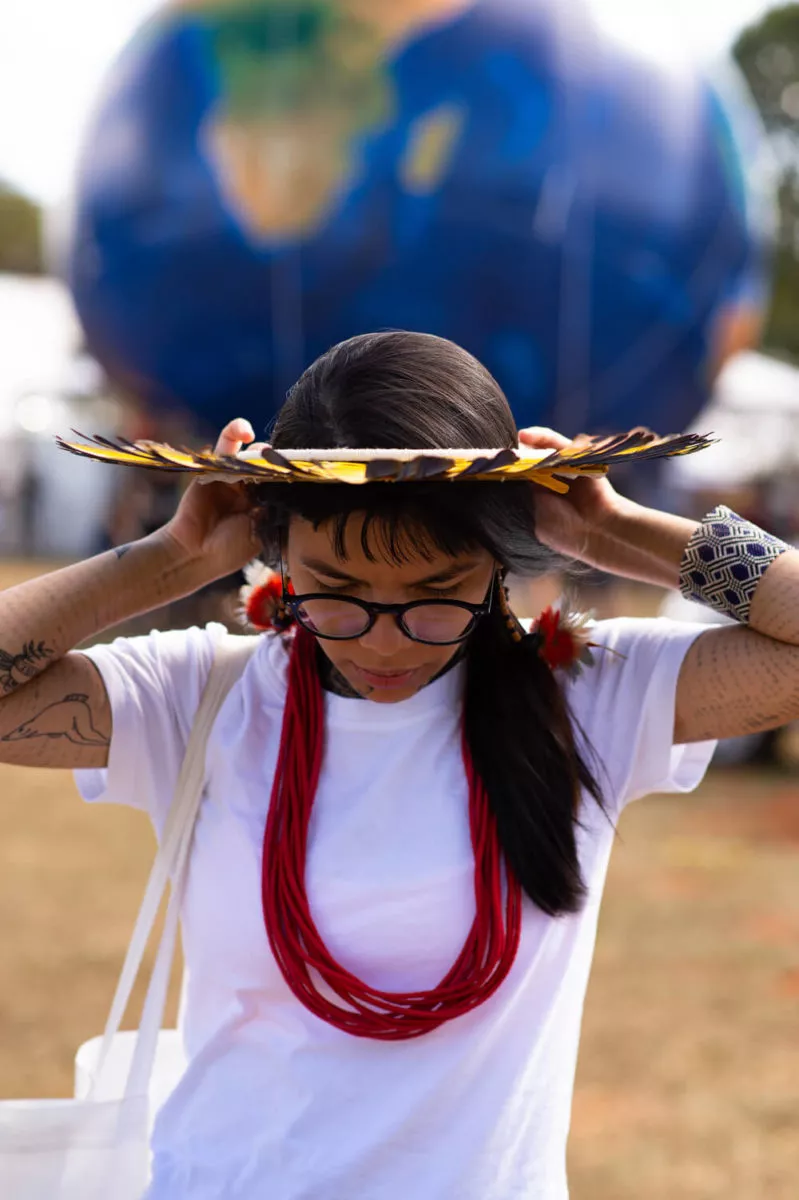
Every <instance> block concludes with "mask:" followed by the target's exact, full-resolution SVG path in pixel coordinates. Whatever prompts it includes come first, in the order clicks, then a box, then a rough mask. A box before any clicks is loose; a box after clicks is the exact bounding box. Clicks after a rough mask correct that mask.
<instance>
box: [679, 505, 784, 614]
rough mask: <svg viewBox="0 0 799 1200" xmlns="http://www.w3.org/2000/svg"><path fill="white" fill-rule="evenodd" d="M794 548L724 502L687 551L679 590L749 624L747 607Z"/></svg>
mask: <svg viewBox="0 0 799 1200" xmlns="http://www.w3.org/2000/svg"><path fill="white" fill-rule="evenodd" d="M788 549H790V547H789V546H787V545H786V544H785V542H781V541H780V540H779V538H775V537H772V535H771V534H770V533H766V532H765V531H764V530H763V529H760V528H758V526H757V525H752V524H751V523H750V522H749V521H745V520H744V518H743V517H739V516H738V515H737V513H734V512H732V510H731V509H729V508H726V507H725V506H724V505H723V504H720V505H719V506H718V507H717V508H714V509H713V511H712V512H711V513H708V515H707V516H706V517H705V518H704V520H703V521H702V524H701V525H700V526H699V528H698V529H697V531H696V533H695V534H694V535H693V537H692V538H691V540H690V542H689V543H688V545H687V546H686V548H685V554H684V555H683V560H682V563H681V564H680V591H681V593H682V594H683V596H685V597H686V599H688V600H696V601H698V602H699V603H700V604H707V605H708V606H709V607H710V608H714V609H715V610H716V612H720V613H724V614H725V615H726V616H729V617H734V618H735V620H736V621H740V622H741V624H742V625H746V624H748V622H749V608H750V606H751V603H752V597H753V596H754V594H755V591H756V590H757V586H758V584H759V583H760V580H761V579H762V578H763V576H764V575H765V573H766V571H767V570H768V569H769V567H770V566H771V564H772V563H773V562H774V560H775V559H776V558H779V557H780V555H781V554H784V553H785V551H786V550H788Z"/></svg>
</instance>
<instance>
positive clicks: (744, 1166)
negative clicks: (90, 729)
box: [0, 570, 799, 1200]
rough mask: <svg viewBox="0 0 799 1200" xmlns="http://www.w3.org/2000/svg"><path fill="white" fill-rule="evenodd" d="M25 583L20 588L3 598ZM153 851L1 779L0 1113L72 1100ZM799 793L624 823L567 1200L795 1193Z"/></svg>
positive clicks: (64, 801)
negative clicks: (85, 1045)
mask: <svg viewBox="0 0 799 1200" xmlns="http://www.w3.org/2000/svg"><path fill="white" fill-rule="evenodd" d="M14 578H15V576H14V575H13V574H12V573H11V572H10V571H8V570H6V573H5V576H2V575H1V574H0V584H3V583H5V585H8V584H9V583H11V582H12V581H13V579H14ZM152 850H153V843H152V838H151V834H150V830H149V826H148V824H147V821H146V820H145V819H144V818H142V817H141V816H139V815H138V814H135V813H131V812H126V811H123V810H115V809H112V808H103V807H96V808H93V809H90V808H89V807H88V806H84V805H82V804H81V802H80V800H79V799H78V798H77V794H76V792H75V789H74V785H73V783H72V780H71V778H70V777H69V776H68V775H66V774H64V773H61V772H45V771H25V770H21V769H18V768H11V767H3V766H0V865H1V866H2V869H1V870H0V929H2V954H0V1046H1V1047H2V1051H1V1052H0V1096H3V1097H20V1096H37V1095H38V1096H43V1095H68V1094H70V1091H71V1087H72V1058H73V1054H74V1051H75V1049H76V1047H77V1046H78V1044H79V1043H80V1042H81V1041H82V1040H84V1039H85V1038H87V1037H90V1036H93V1035H94V1034H96V1033H98V1032H100V1030H101V1028H102V1025H103V1022H104V1020H105V1016H106V1011H107V1006H108V1003H109V1001H110V996H111V992H112V989H113V985H114V981H115V976H116V973H117V971H118V969H119V965H120V962H121V958H122V955H123V953H124V949H125V946H126V943H127V939H128V936H129V934H130V930H131V926H132V921H133V918H134V915H135V912H136V908H137V905H138V902H139V899H140V895H141V891H142V888H143V885H144V880H145V878H146V873H147V868H148V863H149V860H150V857H151V855H152ZM798 1034H799V779H797V778H793V779H792V778H791V777H788V776H779V775H768V774H765V773H755V772H736V773H715V774H713V775H712V776H711V777H710V778H709V779H708V781H707V782H706V783H705V785H703V787H702V789H701V790H700V791H699V792H698V793H697V794H695V795H694V796H691V797H680V798H678V797H652V798H650V799H649V800H646V801H643V802H641V803H639V804H637V805H635V806H633V807H632V808H631V809H630V810H629V811H628V813H627V814H626V815H625V817H624V819H623V822H622V824H621V827H620V837H619V842H618V844H617V847H616V850H615V853H614V858H613V862H612V866H611V872H610V878H609V882H608V889H607V894H606V899H605V905H604V909H603V914H602V920H601V927H600V936H599V942H598V946H597V953H596V960H595V967H594V972H593V977H592V981H591V984H590V988H589V993H588V999H587V1004H586V1014H585V1027H584V1036H583V1042H582V1049H581V1056H580V1064H579V1070H578V1082H577V1091H576V1097H575V1107H574V1121H573V1133H572V1139H571V1145H570V1156H569V1157H570V1175H571V1181H572V1197H573V1200H643V1198H644V1197H645V1198H646V1200H674V1198H675V1197H680V1200H722V1198H723V1200H794V1198H795V1197H796V1196H797V1194H799V1038H798V1037H797V1035H798Z"/></svg>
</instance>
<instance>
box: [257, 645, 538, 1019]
mask: <svg viewBox="0 0 799 1200" xmlns="http://www.w3.org/2000/svg"><path fill="white" fill-rule="evenodd" d="M293 642H294V644H293V648H292V651H291V661H290V665H289V683H288V695H287V698H286V708H285V713H284V716H283V730H282V734H281V739H280V751H279V754H278V761H277V769H276V771H275V782H274V785H273V788H272V798H271V802H270V806H269V816H268V819H267V823H266V833H265V836H264V857H263V879H262V890H263V907H264V921H265V923H266V932H267V936H268V938H269V944H270V946H271V947H272V952H273V954H274V956H275V958H276V960H277V963H278V966H279V967H280V970H281V972H282V974H283V978H284V979H285V981H286V983H287V984H288V986H289V987H290V988H291V990H292V992H293V993H294V995H295V996H296V997H297V999H298V1000H300V1001H301V1002H302V1003H303V1004H304V1005H305V1007H306V1008H308V1009H310V1010H311V1012H313V1013H315V1014H316V1016H318V1017H321V1019H322V1020H323V1021H327V1022H328V1023H329V1024H330V1025H335V1026H336V1028H338V1029H342V1030H344V1031H345V1032H346V1033H350V1034H353V1035H354V1036H355V1037H369V1038H378V1039H382V1040H386V1041H394V1040H403V1039H406V1038H413V1037H421V1036H423V1035H424V1034H426V1033H431V1032H432V1031H433V1030H434V1029H437V1028H438V1027H439V1026H440V1025H443V1024H444V1023H445V1022H446V1021H451V1020H453V1018H455V1017H459V1016H462V1015H463V1014H464V1013H467V1012H469V1011H471V1010H472V1009H474V1008H477V1007H478V1006H479V1005H480V1004H483V1003H484V1002H485V1001H486V1000H487V999H488V997H489V996H491V995H493V994H494V992H495V991H496V990H497V988H498V987H499V986H500V985H501V984H502V982H503V981H504V980H505V979H506V978H507V975H508V972H509V971H510V969H511V967H512V965H513V962H514V959H515V957H516V952H517V950H518V948H519V938H520V934H521V907H522V891H521V886H520V884H519V882H518V880H517V879H516V878H515V876H514V875H513V874H512V873H511V872H510V870H509V869H508V868H507V865H505V868H504V871H503V855H502V850H501V847H500V844H499V839H498V837H497V832H496V825H495V821H494V817H493V814H492V812H491V809H490V806H489V803H488V797H487V795H486V791H485V788H484V786H483V783H482V781H481V780H480V778H479V776H478V774H477V772H476V770H475V768H474V764H473V762H472V758H471V754H470V752H469V747H468V745H467V742H466V738H465V737H464V738H463V761H464V765H465V768H466V775H467V778H468V781H469V823H470V828H471V835H472V846H473V849H474V890H475V901H476V910H477V911H476V915H475V919H474V923H473V925H472V928H471V930H470V932H469V935H468V937H467V939H466V942H465V944H464V947H463V949H462V951H461V953H460V955H459V956H458V958H457V960H456V962H455V964H454V965H453V967H452V969H451V970H450V971H449V973H448V974H447V975H446V976H445V977H444V979H442V980H441V982H440V983H439V984H438V986H437V987H434V988H432V989H431V990H430V991H422V992H409V993H405V992H383V991H380V990H379V989H377V988H372V987H370V986H369V985H368V984H366V983H364V982H363V981H362V980H360V979H358V978H356V977H355V976H354V975H352V974H350V972H349V971H346V970H345V969H344V968H343V967H342V966H341V965H340V964H339V963H337V962H336V960H335V959H334V958H333V957H332V955H331V954H330V952H329V951H328V949H327V947H326V946H325V944H324V942H323V941H322V938H321V936H320V934H319V931H318V929H317V927H316V924H315V922H314V919H313V916H312V915H311V912H310V908H309V905H308V897H307V894H306V890H305V864H306V855H307V849H308V826H309V822H310V818H311V810H312V809H313V803H314V797H315V795H316V787H317V783H318V780H319V772H320V770H321V766H322V757H323V754H324V695H323V692H322V686H321V683H320V680H319V674H318V671H317V666H316V642H315V639H314V638H313V636H312V635H311V634H310V633H308V632H307V631H306V630H304V629H298V630H297V632H296V634H295V635H294V639H293ZM503 875H504V879H505V887H504V889H503ZM503 890H504V893H505V895H504V901H503ZM503 909H504V914H503ZM317 977H318V978H319V979H320V980H321V981H322V982H323V983H324V984H325V985H326V989H329V990H330V991H331V992H332V993H333V994H334V995H335V996H336V997H338V998H339V1000H340V1001H341V1003H340V1004H339V1003H336V1002H334V1001H333V1000H331V999H328V997H327V995H325V994H323V993H322V992H320V991H319V989H318V988H317V986H316V982H315V978H317Z"/></svg>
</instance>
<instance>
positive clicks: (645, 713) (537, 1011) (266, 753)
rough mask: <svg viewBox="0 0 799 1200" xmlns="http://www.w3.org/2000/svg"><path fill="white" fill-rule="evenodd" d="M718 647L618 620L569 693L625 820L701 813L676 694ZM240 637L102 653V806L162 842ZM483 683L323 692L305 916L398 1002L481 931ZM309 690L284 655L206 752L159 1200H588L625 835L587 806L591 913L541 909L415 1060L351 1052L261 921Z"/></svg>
mask: <svg viewBox="0 0 799 1200" xmlns="http://www.w3.org/2000/svg"><path fill="white" fill-rule="evenodd" d="M704 629H705V627H704V626H698V625H697V626H686V625H683V624H676V623H672V622H668V621H663V620H647V621H635V620H618V621H610V622H605V623H602V624H600V625H599V626H598V627H597V632H596V640H598V641H601V642H604V643H606V644H607V645H608V646H609V647H611V648H612V649H613V650H615V651H616V653H608V652H607V651H598V652H597V660H598V662H597V666H596V667H595V668H593V669H591V670H588V671H586V672H585V673H584V674H583V675H582V676H581V677H580V678H579V679H578V680H577V681H575V682H571V681H570V682H569V683H568V690H569V693H570V703H571V705H572V709H573V712H574V714H575V716H576V717H577V719H578V721H579V722H580V724H581V726H582V728H583V730H584V731H585V733H586V735H587V737H588V738H589V740H590V742H591V743H592V745H593V746H594V748H595V750H596V751H597V753H598V754H599V755H600V757H601V759H602V761H603V763H604V767H605V771H606V775H605V776H604V777H603V784H604V787H605V792H606V798H607V801H608V805H609V811H610V813H611V815H612V816H613V817H614V818H615V816H617V815H618V814H619V812H620V811H621V809H622V808H623V807H624V805H625V804H627V803H628V802H629V801H631V800H634V799H636V798H637V797H640V796H643V795H645V794H647V793H649V792H652V791H688V790H690V789H692V788H694V787H695V786H696V785H697V784H698V783H699V781H700V779H701V778H702V775H703V774H704V771H705V769H706V767H707V765H708V762H709V760H710V757H711V754H712V750H713V744H712V743H705V744H702V745H693V746H688V747H674V746H672V731H673V723H674V701H675V689H676V682H677V676H678V673H679V669H680V665H681V662H682V660H683V657H684V655H685V652H686V650H687V649H688V646H689V645H690V643H691V642H692V641H693V640H694V638H695V637H696V636H697V635H698V634H699V633H701V632H703V631H704ZM223 634H224V630H223V629H222V628H221V626H209V627H208V629H205V630H202V629H191V630H188V631H180V632H169V633H154V634H152V635H151V636H149V637H144V638H135V639H132V640H118V641H116V642H114V643H113V644H112V645H111V646H98V647H96V648H94V649H92V650H91V652H90V656H91V658H92V659H93V660H94V662H95V663H96V664H97V666H98V668H99V670H100V672H101V674H102V676H103V679H104V680H105V684H106V687H107V689H108V694H109V697H110V701H111V707H112V711H113V737H112V741H111V750H110V759H109V766H108V769H107V771H82V772H78V773H77V778H78V785H79V787H80V789H81V792H82V794H83V796H84V797H85V798H86V799H87V800H90V801H95V800H108V801H112V802H114V803H118V804H128V805H132V806H134V807H138V808H143V809H146V810H147V811H148V812H149V813H150V815H151V817H152V819H153V822H154V824H155V827H156V830H159V829H160V828H162V827H163V823H164V818H165V815H166V813H167V810H168V807H169V804H170V800H171V796H172V792H173V788H174V785H175V781H176V778H177V774H178V769H179V766H180V762H181V757H182V754H183V751H184V748H185V745H186V740H187V736H188V733H189V729H190V726H191V722H192V717H193V715H194V713H195V710H196V708H197V705H198V701H199V697H200V694H201V691H202V688H203V684H204V682H205V679H206V677H207V674H208V671H209V669H210V666H211V662H212V658H213V651H214V644H215V641H216V639H217V638H219V637H220V636H223ZM463 682H464V668H463V665H462V664H461V665H460V666H458V667H456V668H454V669H453V670H451V671H450V672H449V673H448V674H446V675H444V676H443V677H442V678H441V679H439V680H437V681H435V682H434V683H433V684H431V685H430V686H428V687H427V688H426V689H424V690H423V691H421V692H419V693H417V694H416V695H415V696H413V697H411V698H410V699H409V700H405V701H401V702H399V703H395V704H375V703H370V702H369V701H364V700H358V699H346V698H344V697H340V696H334V695H326V700H325V712H326V723H327V724H326V728H327V736H328V741H327V750H326V755H325V760H324V766H323V770H322V775H321V778H320V782H319V787H318V792H317V797H316V802H315V807H314V813H313V818H312V825H311V837H310V846H309V854H308V873H307V884H308V895H309V901H310V905H311V909H312V912H313V914H314V916H315V919H316V922H317V925H318V927H319V930H320V932H321V934H322V936H323V938H324V940H325V942H326V943H327V946H328V947H329V949H330V950H331V951H332V953H333V954H334V956H335V957H336V958H337V959H338V960H339V961H340V962H341V963H342V964H343V965H344V967H345V968H347V969H348V970H349V971H352V972H354V974H355V975H357V976H359V977H360V978H362V979H365V980H366V981H368V982H369V983H370V984H372V985H373V986H375V987H378V988H382V989H387V990H392V991H411V990H415V989H426V988H430V987H433V986H435V985H436V984H437V983H438V982H439V981H440V980H441V978H442V977H443V976H444V975H445V974H446V972H447V971H448V970H449V968H450V967H451V965H452V963H453V961H454V960H455V958H456V957H457V955H458V953H459V952H460V949H461V947H462V945H463V942H464V940H465V938H466V935H467V933H468V930H469V928H470V926H471V923H472V920H473V916H474V893H473V856H472V849H471V844H470V839H469V828H468V820H467V784H466V779H465V774H464V769H463V763H462V759H461V748H460V707H461V696H462V689H463ZM285 690H286V652H285V649H284V648H283V646H282V645H281V643H280V642H279V641H278V640H277V639H276V638H274V637H264V638H263V640H262V642H261V644H260V645H259V647H258V649H257V651H256V653H255V655H254V656H253V658H252V660H251V661H250V663H249V664H248V666H247V669H246V672H245V674H244V676H243V677H242V679H241V680H240V682H239V683H238V684H237V685H236V687H235V688H234V689H233V691H232V692H231V694H230V695H229V696H228V698H227V700H226V702H225V704H224V706H223V708H222V710H221V713H220V715H219V717H218V718H217V722H216V725H215V728H214V730H213V732H212V735H211V739H210V742H209V750H208V778H209V784H208V787H207V791H206V795H205V797H204V800H203V803H202V807H201V810H200V815H199V820H198V825H197V830H196V838H195V843H194V849H193V853H192V861H191V869H190V878H189V882H188V887H187V893H186V898H185V905H184V912H183V931H184V946H185V952H186V960H187V967H188V982H187V991H186V995H185V1008H184V1036H185V1041H186V1047H187V1052H188V1057H189V1066H188V1068H187V1071H186V1073H185V1075H184V1077H183V1079H182V1081H181V1083H180V1084H179V1085H178V1087H177V1089H176V1091H175V1092H174V1093H173V1095H172V1096H171V1098H170V1099H169V1100H168V1101H167V1103H166V1105H165V1106H164V1108H163V1109H162V1111H161V1112H160V1114H159V1116H158V1119H157V1121H156V1127H155V1132H154V1136H153V1149H154V1180H153V1183H152V1186H151V1188H150V1190H149V1192H148V1194H147V1195H148V1200H264V1198H265V1197H268V1200H409V1197H413V1200H455V1198H456V1197H457V1200H514V1198H517V1197H518V1198H522V1197H524V1200H532V1198H535V1200H565V1198H566V1197H567V1195H568V1189H567V1183H566V1165H565V1163H566V1141H567V1135H568V1129H569V1116H570V1109H571V1101H572V1092H573V1084H574V1072H575V1062H576V1057H577V1047H578V1041H579V1033H580V1022H581V1015H582V1008H583V1000H584V996H585V990H586V984H587V981H588V974H589V969H590V965H591V958H592V954H593V948H594V940H595V935H596V926H597V916H598V912H599V905H600V899H601V895H602V890H603V886H604V882H605V875H606V871H607V865H608V860H609V857H610V851H611V847H612V844H613V838H614V830H613V827H612V823H611V821H609V820H608V818H607V817H606V816H605V815H603V814H602V812H601V811H600V809H599V808H598V806H597V805H596V803H595V802H594V801H593V800H592V799H590V798H588V799H587V800H586V802H585V806H584V810H583V825H584V828H582V829H580V830H579V831H578V842H579V853H580V860H581V864H582V870H583V874H584V879H585V882H586V884H587V886H588V890H589V897H588V902H587V903H586V905H585V907H584V909H583V910H582V911H581V912H580V913H579V914H578V915H575V916H566V917H561V918H558V919H552V918H550V917H547V916H546V915H544V914H543V913H542V912H541V911H540V910H538V909H536V908H535V907H534V906H533V905H532V903H531V902H530V901H529V900H527V899H526V898H525V902H524V912H523V923H522V937H521V945H520V948H519V953H518V957H517V959H516V962H515V964H514V966H513V968H512V970H511V972H510V975H509V976H508V978H507V979H506V980H505V982H504V983H503V985H502V987H501V988H500V989H499V990H498V992H497V993H496V994H495V995H494V996H493V997H492V998H491V999H490V1000H489V1001H488V1002H487V1003H485V1004H484V1005H482V1006H481V1007H480V1008H478V1009H476V1010H475V1011H473V1012H471V1013H469V1014H468V1015H466V1016H463V1017H460V1018H458V1019H456V1020H454V1021H450V1022H449V1023H447V1024H446V1025H444V1026H443V1027H441V1028H440V1029H438V1030H436V1031H435V1032H433V1033H431V1034H429V1035H427V1036H425V1037H422V1038H417V1039H412V1040H410V1041H401V1042H383V1041H374V1040H369V1039H363V1038H356V1037H352V1036H350V1035H348V1034H346V1033H343V1032H340V1031H339V1030H338V1029H335V1028H334V1027H332V1026H330V1025H328V1024H326V1023H325V1022H323V1021H321V1020H319V1019H318V1018H317V1017H315V1016H313V1015H312V1014H311V1013H310V1012H309V1011H308V1010H307V1009H306V1008H304V1007H303V1005H301V1004H300V1002H299V1001H298V1000H296V999H295V997H294V996H293V994H292V993H291V991H290V990H289V988H288V987H287V985H286V983H285V982H284V980H283V977H282V975H281V974H280V971H279V970H278V967H277V965H276V963H275V960H274V958H273V956H272V953H271V951H270V948H269V944H268V941H267V938H266V933H265V929H264V920H263V915H262V907H261V853H262V844H263V834H264V826H265V821H266V814H267V807H268V804H269V797H270V793H271V787H272V778H273V773H274V768H275V762H276V757H277V749H278V743H279V740H280V730H281V721H282V710H283V704H284V697H285Z"/></svg>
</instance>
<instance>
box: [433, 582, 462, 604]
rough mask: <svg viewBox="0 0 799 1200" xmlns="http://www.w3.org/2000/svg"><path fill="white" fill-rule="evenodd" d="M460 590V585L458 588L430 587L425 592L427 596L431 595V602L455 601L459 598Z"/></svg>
mask: <svg viewBox="0 0 799 1200" xmlns="http://www.w3.org/2000/svg"><path fill="white" fill-rule="evenodd" d="M460 589H461V585H460V584H459V585H458V586H457V587H448V588H431V587H428V588H425V589H424V590H425V591H426V592H427V594H428V595H429V597H430V599H431V600H454V599H455V598H456V597H457V595H458V592H459V591H460Z"/></svg>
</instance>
